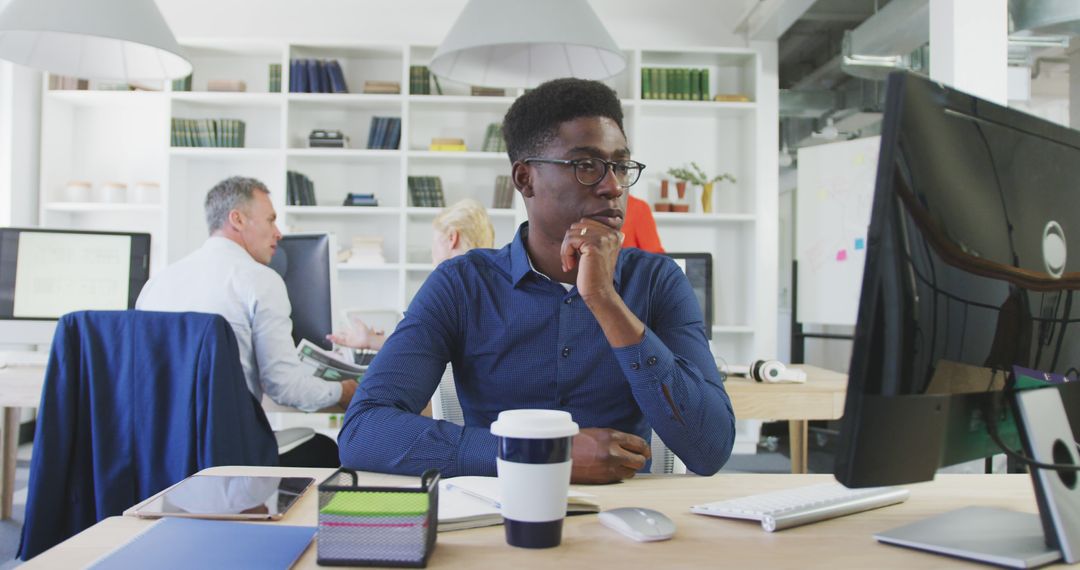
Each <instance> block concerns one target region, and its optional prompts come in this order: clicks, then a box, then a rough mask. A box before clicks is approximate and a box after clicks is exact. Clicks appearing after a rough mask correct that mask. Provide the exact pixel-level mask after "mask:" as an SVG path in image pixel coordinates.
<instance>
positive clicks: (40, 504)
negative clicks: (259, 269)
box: [19, 311, 277, 560]
mask: <svg viewBox="0 0 1080 570" xmlns="http://www.w3.org/2000/svg"><path fill="white" fill-rule="evenodd" d="M276 464H277V444H276V443H275V440H274V436H273V433H272V432H271V430H270V424H269V423H268V422H267V420H266V415H265V414H264V413H263V411H262V408H261V407H260V406H259V404H258V402H256V401H255V398H254V397H253V396H252V395H251V393H250V392H249V391H248V389H247V386H246V384H245V383H244V374H243V369H242V368H241V366H240V358H239V352H238V350H237V346H236V337H235V336H234V335H233V331H232V328H231V327H230V326H229V324H228V323H227V322H226V321H225V319H223V318H222V317H221V316H219V315H207V314H200V313H156V312H148V311H83V312H77V313H71V314H68V315H65V316H64V317H63V318H61V319H60V322H59V324H58V325H57V328H56V335H55V337H54V338H53V344H52V349H51V351H50V355H49V364H48V368H47V370H46V372H45V386H44V389H43V391H42V396H41V405H40V407H39V409H38V421H37V431H36V433H35V435H34V453H33V458H32V459H31V462H30V485H29V487H30V488H29V495H28V498H27V502H26V522H25V524H24V525H23V533H22V543H21V544H20V548H19V556H20V557H21V558H22V559H23V560H27V559H29V558H31V557H33V556H35V555H36V554H38V553H40V552H42V551H44V550H46V549H47V548H49V547H51V546H53V545H54V544H56V543H58V542H60V541H62V540H64V539H66V538H67V537H69V536H72V535H74V534H76V533H78V532H79V531H81V530H83V529H84V528H87V527H89V526H90V525H92V524H94V523H96V522H97V521H99V520H101V519H103V518H105V517H109V516H114V515H119V514H120V513H121V512H122V511H123V510H124V509H126V508H127V507H130V506H131V505H133V504H135V503H136V502H138V501H141V500H142V499H144V498H146V497H149V496H150V495H152V494H154V493H156V492H158V491H160V490H162V489H164V488H165V487H168V486H169V485H172V484H173V483H176V482H177V481H180V480H181V479H183V478H185V477H187V476H189V475H191V474H193V473H195V472H196V471H199V470H201V469H205V468H207V467H213V466H216V465H276Z"/></svg>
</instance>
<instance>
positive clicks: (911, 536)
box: [874, 388, 1080, 568]
mask: <svg viewBox="0 0 1080 570" xmlns="http://www.w3.org/2000/svg"><path fill="white" fill-rule="evenodd" d="M1015 399H1016V409H1017V411H1018V417H1019V420H1020V422H1019V427H1020V428H1021V429H1020V433H1021V437H1022V438H1023V440H1024V447H1025V449H1026V450H1027V452H1028V453H1029V454H1030V455H1031V456H1032V457H1034V458H1035V460H1036V461H1039V462H1043V463H1065V464H1072V465H1080V461H1078V460H1077V451H1076V443H1075V441H1074V438H1073V433H1072V430H1071V429H1070V428H1069V419H1068V416H1066V414H1065V406H1064V405H1063V404H1062V401H1061V395H1060V394H1059V392H1058V391H1057V390H1056V389H1049V388H1044V389H1037V390H1025V391H1021V392H1017V393H1016V394H1015ZM1031 472H1032V482H1033V484H1034V486H1035V497H1036V500H1037V502H1038V505H1039V514H1037V515H1036V514H1029V513H1019V512H1015V511H1010V510H1007V509H999V508H988V507H968V508H964V509H960V510H957V511H952V512H948V513H945V514H943V515H938V516H935V517H931V518H929V519H925V520H921V521H917V522H914V523H911V524H909V525H905V526H902V527H899V528H895V529H892V530H888V531H885V532H882V533H879V534H876V535H874V538H876V539H877V540H878V541H879V542H884V543H887V544H894V545H897V546H906V547H909V548H917V549H919V550H927V551H930V552H936V553H939V554H945V555H948V556H956V557H960V558H966V559H969V560H975V561H977V562H985V563H988V564H995V565H998V566H1006V567H1010V568H1034V567H1037V566H1042V565H1044V564H1049V563H1051V562H1056V561H1058V560H1064V561H1065V562H1067V563H1070V564H1072V563H1075V562H1077V561H1080V491H1078V490H1077V477H1078V474H1077V472H1075V471H1073V472H1060V474H1059V472H1058V471H1054V470H1048V469H1031Z"/></svg>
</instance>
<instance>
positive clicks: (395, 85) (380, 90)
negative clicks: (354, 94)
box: [364, 79, 401, 95]
mask: <svg viewBox="0 0 1080 570" xmlns="http://www.w3.org/2000/svg"><path fill="white" fill-rule="evenodd" d="M364 93H368V94H371V95H397V94H398V93H401V83H399V82H397V81H373V80H370V79H369V80H367V81H365V82H364Z"/></svg>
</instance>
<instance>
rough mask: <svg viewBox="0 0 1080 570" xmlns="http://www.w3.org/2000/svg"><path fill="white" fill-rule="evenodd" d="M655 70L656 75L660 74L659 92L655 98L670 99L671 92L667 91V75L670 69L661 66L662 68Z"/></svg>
mask: <svg viewBox="0 0 1080 570" xmlns="http://www.w3.org/2000/svg"><path fill="white" fill-rule="evenodd" d="M656 71H657V72H658V75H660V89H659V90H658V91H659V93H658V94H657V96H656V98H657V99H670V98H671V97H670V95H671V94H670V93H669V92H668V75H670V74H669V73H668V72H670V71H671V70H670V69H667V68H663V69H657V70H656Z"/></svg>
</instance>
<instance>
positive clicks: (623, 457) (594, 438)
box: [570, 428, 652, 484]
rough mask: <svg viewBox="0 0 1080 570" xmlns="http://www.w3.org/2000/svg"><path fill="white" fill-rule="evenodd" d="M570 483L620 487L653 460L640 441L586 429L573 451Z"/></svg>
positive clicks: (622, 434)
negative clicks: (647, 462) (622, 482)
mask: <svg viewBox="0 0 1080 570" xmlns="http://www.w3.org/2000/svg"><path fill="white" fill-rule="evenodd" d="M571 453H572V457H573V460H574V466H573V470H572V471H571V473H570V482H571V483H578V484H581V483H585V484H603V483H617V482H619V481H622V480H623V479H629V478H631V477H633V476H634V475H635V474H636V473H637V472H638V470H639V469H641V468H642V467H645V462H646V461H648V460H649V458H651V457H652V449H650V448H649V444H647V443H645V440H643V439H641V438H640V437H638V436H636V435H633V434H629V433H624V432H621V431H617V430H613V429H609V428H584V429H582V430H581V431H580V432H579V433H578V434H577V435H576V436H574V443H573V447H572V451H571Z"/></svg>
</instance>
